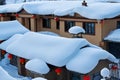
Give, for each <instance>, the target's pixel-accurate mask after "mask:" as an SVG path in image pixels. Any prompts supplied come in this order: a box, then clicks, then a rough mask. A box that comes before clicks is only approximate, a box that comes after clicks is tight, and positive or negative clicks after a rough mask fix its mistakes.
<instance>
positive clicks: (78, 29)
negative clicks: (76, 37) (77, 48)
mask: <svg viewBox="0 0 120 80" xmlns="http://www.w3.org/2000/svg"><path fill="white" fill-rule="evenodd" d="M68 32H69V33H71V34H79V33H85V30H84V29H83V28H82V27H80V26H73V27H71V28H70V29H69V30H68Z"/></svg>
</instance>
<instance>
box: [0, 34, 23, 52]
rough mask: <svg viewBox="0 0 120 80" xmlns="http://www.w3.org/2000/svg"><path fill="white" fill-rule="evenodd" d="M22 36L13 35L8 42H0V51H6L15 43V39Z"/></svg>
mask: <svg viewBox="0 0 120 80" xmlns="http://www.w3.org/2000/svg"><path fill="white" fill-rule="evenodd" d="M22 36H23V35H22V34H15V35H13V36H12V37H11V38H9V39H8V40H6V41H4V42H2V43H1V44H0V49H3V50H6V48H7V47H8V46H9V45H10V44H12V43H13V42H15V41H16V40H17V39H20V38H21V37H22Z"/></svg>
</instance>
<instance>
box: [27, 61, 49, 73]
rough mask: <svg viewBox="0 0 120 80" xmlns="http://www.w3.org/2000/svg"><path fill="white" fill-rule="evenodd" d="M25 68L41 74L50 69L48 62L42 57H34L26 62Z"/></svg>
mask: <svg viewBox="0 0 120 80" xmlns="http://www.w3.org/2000/svg"><path fill="white" fill-rule="evenodd" d="M25 68H26V69H28V70H30V71H34V72H37V73H40V74H47V73H48V72H49V71H50V69H49V67H48V66H47V64H46V63H45V62H44V61H43V60H40V59H32V60H30V61H28V62H27V63H26V64H25Z"/></svg>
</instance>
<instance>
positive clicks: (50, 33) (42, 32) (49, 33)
mask: <svg viewBox="0 0 120 80" xmlns="http://www.w3.org/2000/svg"><path fill="white" fill-rule="evenodd" d="M37 33H40V34H46V35H51V36H60V35H59V34H57V33H54V32H50V31H39V32H37Z"/></svg>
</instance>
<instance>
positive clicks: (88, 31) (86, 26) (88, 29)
mask: <svg viewBox="0 0 120 80" xmlns="http://www.w3.org/2000/svg"><path fill="white" fill-rule="evenodd" d="M91 25H92V26H91ZM83 29H84V30H85V34H88V35H95V22H83Z"/></svg>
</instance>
